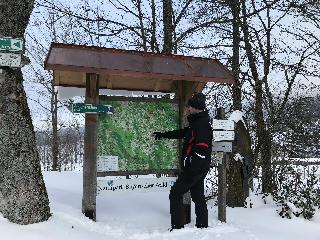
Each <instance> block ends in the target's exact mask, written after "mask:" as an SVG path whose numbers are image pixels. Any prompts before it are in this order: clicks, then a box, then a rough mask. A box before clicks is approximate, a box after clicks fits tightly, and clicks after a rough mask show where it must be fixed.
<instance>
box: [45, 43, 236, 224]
mask: <svg viewBox="0 0 320 240" xmlns="http://www.w3.org/2000/svg"><path fill="white" fill-rule="evenodd" d="M44 66H45V69H48V70H53V74H54V83H55V85H57V86H69V87H83V88H86V100H85V101H86V103H88V104H97V103H98V102H99V89H100V88H107V89H115V90H129V91H135V90H136V91H146V92H154V91H155V92H167V93H175V94H176V98H177V99H178V101H179V124H180V126H182V125H183V118H184V111H185V110H184V109H185V108H184V106H185V103H186V101H187V99H188V98H189V97H190V96H191V95H192V93H193V92H201V91H202V89H203V87H204V86H205V84H206V83H207V82H217V83H235V79H234V78H233V76H232V74H231V72H230V71H228V70H227V69H226V68H225V67H224V66H223V65H222V64H221V63H220V62H219V61H218V60H214V59H209V58H199V57H187V56H179V55H164V54H157V53H148V52H139V51H127V50H119V49H111V48H100V47H89V46H79V45H68V44H60V43H52V44H51V47H50V50H49V53H48V56H47V58H46V61H45V64H44ZM97 123H98V116H97V114H86V116H85V137H84V139H85V143H84V162H83V198H82V212H83V214H84V215H85V216H87V217H89V218H90V219H93V220H96V192H97ZM99 174H100V175H99V176H105V175H101V174H102V173H99ZM128 175H130V173H128ZM188 209H189V210H188ZM190 209H191V200H190V199H189V200H188V204H186V205H185V213H184V214H185V216H184V218H185V223H189V222H190V219H191V217H190V214H189V213H190V211H191V210H190Z"/></svg>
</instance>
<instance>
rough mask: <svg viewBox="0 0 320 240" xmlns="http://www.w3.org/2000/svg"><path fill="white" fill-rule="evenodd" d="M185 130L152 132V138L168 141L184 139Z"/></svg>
mask: <svg viewBox="0 0 320 240" xmlns="http://www.w3.org/2000/svg"><path fill="white" fill-rule="evenodd" d="M184 133H185V128H183V129H177V130H173V131H168V132H154V133H153V135H154V137H155V138H156V139H157V140H159V139H161V138H168V139H182V138H183V137H184Z"/></svg>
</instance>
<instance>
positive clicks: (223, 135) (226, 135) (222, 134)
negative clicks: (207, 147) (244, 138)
mask: <svg viewBox="0 0 320 240" xmlns="http://www.w3.org/2000/svg"><path fill="white" fill-rule="evenodd" d="M233 140H234V131H213V141H215V142H221V141H233Z"/></svg>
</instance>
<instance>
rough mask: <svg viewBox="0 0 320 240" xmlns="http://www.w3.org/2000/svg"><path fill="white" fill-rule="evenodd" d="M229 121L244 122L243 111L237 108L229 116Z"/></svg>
mask: <svg viewBox="0 0 320 240" xmlns="http://www.w3.org/2000/svg"><path fill="white" fill-rule="evenodd" d="M228 120H229V121H234V122H235V123H237V122H239V121H242V122H243V123H245V122H244V120H243V112H241V111H239V110H236V111H233V112H232V113H231V114H230V116H229V118H228Z"/></svg>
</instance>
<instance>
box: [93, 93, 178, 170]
mask: <svg viewBox="0 0 320 240" xmlns="http://www.w3.org/2000/svg"><path fill="white" fill-rule="evenodd" d="M100 103H101V104H108V105H112V106H113V114H112V115H99V129H98V156H118V164H119V171H139V170H167V169H176V168H177V166H178V141H177V140H172V139H164V140H155V139H154V136H153V134H152V133H153V132H156V131H159V132H163V131H170V130H174V129H178V126H179V125H178V110H177V109H178V105H177V104H175V103H172V102H159V101H157V102H141V101H133V100H126V101H121V100H118V101H113V100H103V98H102V100H101V98H100Z"/></svg>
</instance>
